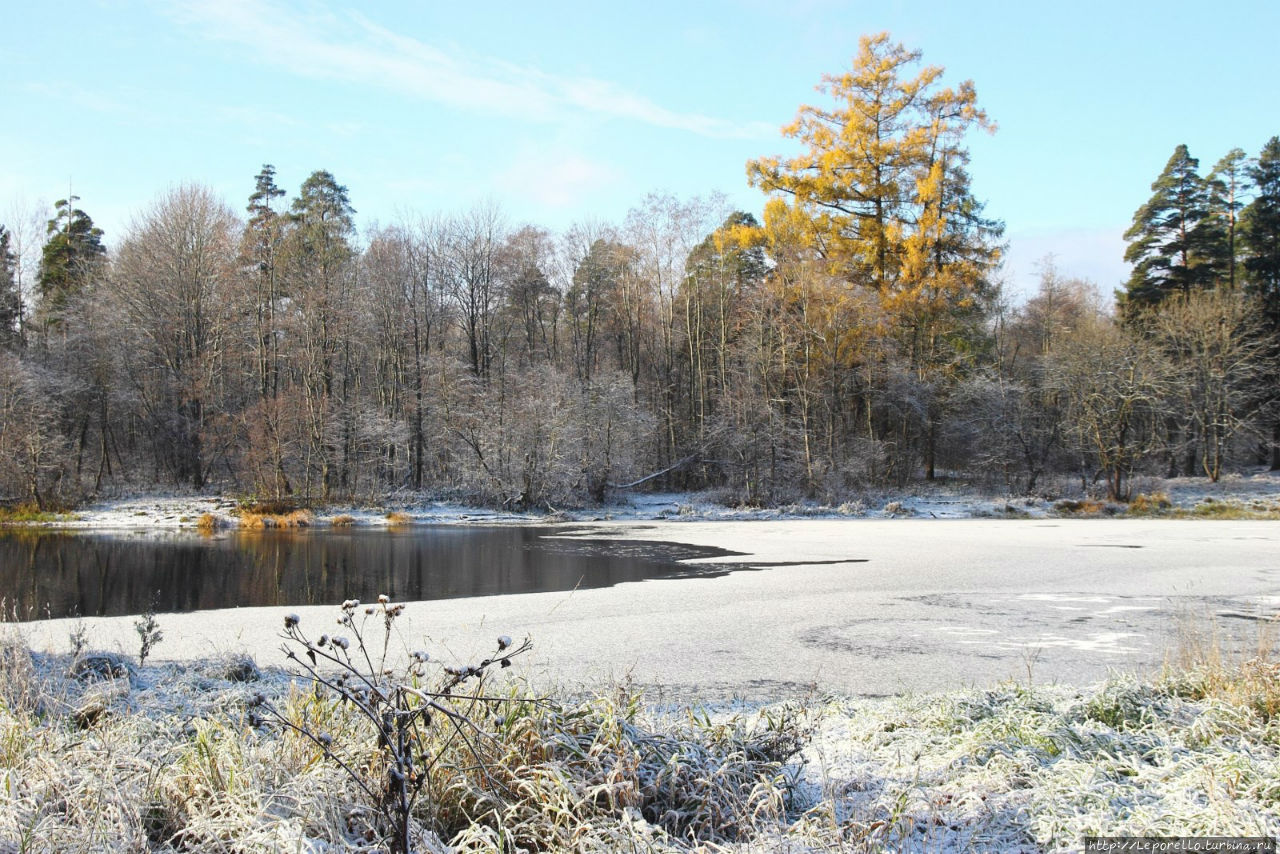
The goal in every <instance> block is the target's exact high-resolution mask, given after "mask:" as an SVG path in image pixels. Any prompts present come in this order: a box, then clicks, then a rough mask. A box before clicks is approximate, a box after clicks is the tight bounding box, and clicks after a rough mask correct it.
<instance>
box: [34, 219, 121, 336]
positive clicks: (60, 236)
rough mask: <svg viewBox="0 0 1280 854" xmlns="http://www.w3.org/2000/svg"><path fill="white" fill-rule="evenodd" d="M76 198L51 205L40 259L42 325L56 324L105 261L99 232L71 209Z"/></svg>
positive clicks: (91, 223)
mask: <svg viewBox="0 0 1280 854" xmlns="http://www.w3.org/2000/svg"><path fill="white" fill-rule="evenodd" d="M79 200H80V197H79V196H71V197H69V198H66V199H58V201H56V202H54V205H53V207H54V215H53V219H51V220H49V224H48V229H47V233H48V235H49V240H48V242H46V243H45V245H44V251H43V253H42V254H41V257H40V274H39V277H38V280H37V286H38V287H39V289H40V311H41V312H42V313H43V314H44V316H45V319H46V322H57V321H58V319H59V317H60V315H61V313H62V311H63V310H64V309H65V308H66V305H67V302H68V301H69V300H70V299H71V297H73V296H75V295H76V294H77V293H79V292H80V291H81V290H82V289H83V288H84V286H85V284H87V283H88V281H89V280H90V279H91V278H92V276H93V274H94V272H95V271H96V270H97V269H98V267H99V265H100V264H101V263H102V261H103V260H104V259H105V257H106V254H107V250H106V247H105V246H103V245H102V229H100V228H98V227H97V226H95V225H94V224H93V220H92V219H91V218H90V217H89V215H88V214H87V213H85V212H84V211H82V210H80V209H79V208H77V207H75V203H76V202H78V201H79Z"/></svg>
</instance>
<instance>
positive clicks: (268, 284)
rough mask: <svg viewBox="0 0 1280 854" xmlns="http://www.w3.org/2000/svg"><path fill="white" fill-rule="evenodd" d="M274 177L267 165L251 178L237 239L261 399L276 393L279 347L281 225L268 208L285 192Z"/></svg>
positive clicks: (281, 219) (278, 387)
mask: <svg viewBox="0 0 1280 854" xmlns="http://www.w3.org/2000/svg"><path fill="white" fill-rule="evenodd" d="M275 175H276V169H275V167H274V166H272V165H271V164H269V163H268V164H265V165H264V166H263V167H262V171H261V172H259V173H258V174H257V176H256V177H255V178H254V189H253V193H252V195H250V196H249V207H248V212H249V221H248V223H246V225H245V229H244V233H243V234H242V236H241V239H240V256H241V261H242V263H243V265H244V267H245V269H246V271H247V275H248V277H249V282H250V287H251V292H252V294H253V303H254V319H255V328H254V339H255V342H254V343H255V348H254V349H255V351H256V359H255V361H256V367H257V374H258V391H259V394H260V395H261V397H263V398H264V399H265V398H272V399H274V398H275V397H277V396H278V394H279V392H280V353H279V347H280V344H279V339H278V336H277V335H276V318H275V311H276V300H277V299H278V298H279V296H280V290H279V286H280V281H279V275H278V273H279V271H278V269H277V255H278V253H279V251H280V242H281V240H282V239H283V237H284V225H285V222H284V218H283V217H282V216H281V215H280V214H278V213H276V211H275V208H273V207H272V206H271V205H272V202H274V201H275V200H276V199H278V198H280V197H281V196H283V195H284V194H285V193H284V190H282V189H280V188H279V187H277V186H276V182H275Z"/></svg>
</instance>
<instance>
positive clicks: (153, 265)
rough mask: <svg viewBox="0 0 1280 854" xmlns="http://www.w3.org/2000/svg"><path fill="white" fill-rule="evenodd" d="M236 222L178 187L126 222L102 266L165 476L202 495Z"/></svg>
mask: <svg viewBox="0 0 1280 854" xmlns="http://www.w3.org/2000/svg"><path fill="white" fill-rule="evenodd" d="M238 237H239V222H238V220H237V219H236V217H235V215H234V214H233V213H232V212H231V210H230V209H229V208H228V207H227V206H226V205H225V204H224V203H223V202H222V201H221V200H219V199H218V198H217V197H216V196H214V195H213V193H212V191H210V190H209V189H207V188H205V187H200V186H195V185H184V186H180V187H177V188H175V189H173V190H171V191H169V192H168V193H166V194H165V195H164V196H162V197H161V198H160V199H159V200H158V201H157V202H156V203H155V204H154V205H153V206H152V207H151V208H150V209H148V210H147V211H146V212H144V213H143V214H142V215H141V216H140V217H139V218H138V219H136V220H135V221H134V223H133V225H132V227H131V229H130V232H129V235H128V236H127V237H126V238H125V241H124V243H123V244H122V246H121V247H120V252H119V254H118V257H117V258H116V260H115V263H114V265H113V267H112V273H111V276H110V286H109V289H110V292H111V294H113V295H114V297H115V298H116V299H118V300H119V301H120V305H121V307H122V309H123V311H124V316H125V318H126V319H127V322H128V324H129V325H128V329H127V332H128V335H129V339H130V341H131V342H132V344H133V347H131V348H129V349H128V351H127V358H128V365H129V366H130V369H129V375H130V377H131V378H132V380H133V382H134V385H135V388H136V389H137V391H138V394H139V396H140V399H141V401H142V402H143V405H144V407H145V409H146V411H147V415H148V417H149V420H150V423H151V424H152V426H153V429H154V431H155V433H154V440H155V441H156V443H157V445H158V448H157V450H158V453H159V454H160V455H161V456H162V458H163V459H164V460H165V462H166V463H167V464H168V465H169V466H171V468H172V473H173V476H174V477H175V478H176V479H177V480H180V481H188V482H190V483H191V485H192V486H196V487H199V486H202V485H203V484H204V482H205V479H206V477H207V474H208V470H207V467H208V465H209V454H210V452H211V451H216V449H208V448H206V447H205V439H206V433H205V431H206V428H207V426H208V418H209V415H210V410H211V406H210V404H211V402H212V404H213V407H217V406H218V405H219V404H220V403H221V401H220V400H219V397H220V395H219V388H220V385H221V382H222V378H223V377H224V375H225V371H224V370H223V363H222V356H223V353H222V346H223V344H224V333H225V331H226V326H227V311H228V306H227V296H228V291H229V290H230V283H231V280H232V278H233V276H234V270H235V259H236V243H237V240H238Z"/></svg>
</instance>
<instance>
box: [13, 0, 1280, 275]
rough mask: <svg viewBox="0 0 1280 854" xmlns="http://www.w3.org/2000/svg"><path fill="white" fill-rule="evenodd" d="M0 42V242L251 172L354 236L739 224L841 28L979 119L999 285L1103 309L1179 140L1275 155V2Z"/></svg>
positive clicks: (1021, 6) (646, 11) (503, 21)
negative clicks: (419, 217)
mask: <svg viewBox="0 0 1280 854" xmlns="http://www.w3.org/2000/svg"><path fill="white" fill-rule="evenodd" d="M6 5H8V6H9V8H8V9H6V10H5V14H4V16H3V19H4V27H3V29H2V30H0V97H2V98H3V103H4V104H5V106H6V110H5V121H4V123H3V125H0V222H4V221H5V218H6V216H8V217H16V216H17V213H16V212H17V211H21V210H31V209H32V208H33V207H34V206H36V205H38V204H40V203H44V204H50V203H52V201H53V200H55V199H58V198H62V197H65V196H66V195H67V192H68V188H70V190H71V191H72V192H74V193H75V194H76V195H77V196H79V197H80V203H79V204H80V206H81V207H83V208H84V209H85V210H86V211H87V212H88V213H89V214H90V216H92V217H93V218H94V220H95V222H96V223H97V224H98V225H100V226H101V227H102V228H103V229H104V230H105V232H106V239H107V242H108V244H109V245H111V244H116V243H118V242H119V240H120V239H122V237H123V236H124V235H125V234H126V233H127V231H128V229H129V227H130V223H131V221H132V219H133V217H135V216H137V215H138V214H140V213H141V212H142V211H143V210H145V209H146V208H147V206H148V205H150V204H151V203H153V202H154V201H155V199H156V198H157V197H158V196H160V195H161V194H162V193H164V192H165V191H166V190H167V189H169V188H171V187H173V186H174V185H176V184H180V183H184V182H196V183H201V184H205V185H208V186H210V187H212V188H213V189H214V190H215V191H216V192H218V193H220V194H221V195H222V196H223V197H224V198H225V199H226V200H227V202H228V203H229V204H230V205H231V206H232V207H234V208H235V209H237V210H243V208H244V206H245V203H246V200H247V197H248V195H249V193H250V192H251V191H252V189H253V176H254V175H255V174H257V172H258V171H259V169H260V168H261V167H262V165H263V164H264V163H271V164H274V165H275V167H276V169H277V181H278V183H279V184H280V185H281V186H282V187H284V188H285V189H287V190H288V191H289V192H290V193H291V194H292V193H294V192H296V190H297V188H298V187H299V185H300V184H301V183H302V181H303V180H304V179H305V178H306V176H307V175H308V174H310V173H311V172H312V171H314V170H316V169H327V170H329V171H330V172H332V173H333V174H334V176H335V177H336V178H337V180H338V181H339V182H340V183H342V184H344V185H345V186H346V187H347V188H348V190H349V192H350V198H351V201H352V204H353V205H354V207H355V208H356V210H357V221H358V222H359V223H361V224H362V226H364V227H366V228H367V227H370V226H372V225H373V224H375V223H378V222H382V223H387V222H391V221H394V220H396V219H398V218H399V217H402V216H414V215H416V214H431V213H437V212H441V213H453V212H460V211H463V210H465V209H467V208H469V207H471V206H473V205H476V204H479V203H484V202H497V203H498V204H500V205H501V207H502V209H503V211H504V212H505V214H506V216H507V218H508V219H509V220H510V221H511V222H512V223H513V224H522V223H525V222H532V223H536V224H539V225H542V226H545V227H548V228H552V229H556V230H558V229H562V228H565V227H567V226H569V225H570V224H572V223H574V222H576V221H581V220H588V219H590V220H597V221H604V222H618V221H621V220H622V218H623V217H624V216H625V214H626V211H627V210H628V209H629V208H631V207H633V206H636V205H637V204H638V203H639V202H640V201H641V199H642V198H643V197H644V196H645V194H647V193H650V192H665V193H672V194H675V195H677V196H679V197H681V198H689V197H692V196H705V195H708V194H711V193H722V194H724V195H725V196H726V197H727V199H728V202H729V203H730V204H731V205H733V206H734V207H736V208H739V209H743V210H747V211H751V212H753V213H756V214H757V215H758V214H759V212H760V211H761V209H762V208H763V204H764V197H763V195H762V194H761V193H760V192H759V191H758V190H755V189H752V188H750V187H748V186H747V182H746V176H745V163H746V161H747V160H749V159H752V158H755V157H760V156H764V155H770V154H788V153H793V152H794V150H795V149H794V143H793V142H790V141H788V140H785V139H783V138H782V136H781V135H780V133H779V129H780V127H781V126H782V125H784V124H786V123H787V122H789V121H790V120H791V119H792V118H793V117H794V116H795V113H796V110H797V108H798V107H799V106H800V105H801V104H803V103H809V104H823V103H827V102H826V101H824V100H823V99H824V96H823V95H821V94H819V93H818V92H816V91H815V89H814V87H815V86H816V85H817V84H818V83H819V82H820V80H821V77H822V75H823V74H824V73H838V72H841V71H843V70H846V69H847V68H849V67H850V65H851V61H852V58H853V56H854V55H855V53H856V52H857V48H858V38H859V36H860V35H863V34H870V33H876V32H880V31H889V32H890V33H891V34H892V36H893V38H894V39H895V40H897V41H900V42H902V43H904V44H905V45H906V46H907V47H908V48H911V49H917V50H920V51H922V53H923V59H924V62H925V63H926V64H929V65H938V66H942V67H944V68H945V69H946V74H945V76H944V78H943V81H944V83H950V84H955V83H958V82H960V81H962V80H965V79H970V80H973V81H974V84H975V86H976V88H977V93H978V100H979V104H980V105H981V106H983V107H984V108H985V109H986V111H987V112H988V114H989V115H990V117H991V118H992V119H993V120H994V121H995V122H996V123H997V125H998V130H997V131H996V133H995V134H993V135H986V134H983V133H981V132H975V134H974V135H973V136H971V137H970V139H969V141H968V144H969V147H970V150H971V153H972V163H971V173H972V179H973V181H972V183H973V190H974V193H975V195H976V196H977V197H978V198H980V199H982V200H984V201H985V202H986V205H987V208H986V210H987V213H988V215H990V216H993V217H995V218H997V219H1000V220H1002V221H1004V223H1005V224H1006V228H1007V231H1006V238H1007V240H1008V243H1009V246H1008V251H1007V256H1006V262H1005V268H1004V272H1003V275H1004V277H1005V280H1006V282H1007V285H1008V288H1009V290H1010V291H1011V292H1012V293H1014V294H1018V293H1026V292H1028V291H1030V290H1032V289H1033V288H1034V283H1035V281H1036V274H1037V266H1038V263H1039V262H1040V260H1041V259H1042V258H1044V257H1045V256H1046V255H1050V254H1052V255H1053V256H1054V259H1055V263H1056V265H1057V267H1058V269H1059V270H1060V271H1061V272H1063V273H1065V274H1068V275H1076V276H1083V277H1087V278H1090V279H1092V280H1094V281H1095V282H1096V283H1097V284H1098V285H1099V286H1100V287H1101V288H1102V290H1103V291H1104V292H1106V293H1109V292H1110V291H1111V289H1113V288H1114V287H1116V286H1118V285H1119V284H1120V283H1121V282H1122V281H1123V280H1124V279H1125V278H1126V276H1127V273H1128V268H1127V266H1126V265H1125V264H1124V263H1123V260H1122V255H1123V251H1124V241H1123V239H1122V234H1123V232H1124V230H1125V228H1126V227H1127V226H1128V224H1129V222H1130V221H1131V218H1132V216H1133V212H1134V210H1135V209H1136V208H1137V207H1138V206H1139V205H1141V204H1142V203H1143V202H1144V201H1145V200H1146V199H1147V198H1148V197H1149V196H1150V184H1151V182H1152V181H1153V180H1154V179H1155V178H1156V176H1157V175H1158V174H1159V172H1160V170H1161V169H1162V168H1163V167H1164V164H1165V163H1166V161H1167V160H1168V158H1169V155H1170V154H1171V153H1172V152H1173V149H1174V147H1175V146H1177V145H1178V144H1180V143H1185V144H1187V145H1188V146H1189V147H1190V150H1191V153H1192V155H1193V156H1195V157H1198V158H1200V160H1201V166H1202V169H1203V170H1204V171H1207V170H1208V168H1209V167H1211V166H1212V164H1213V163H1214V162H1216V161H1217V159H1218V158H1219V157H1221V156H1222V155H1223V154H1225V153H1226V152H1227V151H1229V150H1230V149H1231V148H1234V147H1240V148H1242V149H1244V150H1245V151H1246V153H1248V154H1250V155H1255V154H1256V153H1257V152H1258V151H1259V150H1260V149H1261V147H1262V145H1263V144H1264V143H1265V142H1266V140H1267V139H1269V138H1270V137H1271V136H1274V135H1277V134H1280V86H1277V85H1276V83H1277V81H1280V51H1277V50H1276V49H1275V38H1276V33H1277V32H1280V3H1276V2H1263V0H1259V2H1243V0H1222V2H1217V3H1212V4H1209V3H1202V2H1161V3H1154V2H1126V0H1111V2H1093V0H1079V2H1073V3H1053V4H1050V3H1043V2H1035V0H1027V2H1021V3H1017V2H1012V0H1003V1H1002V2H986V0H968V2H950V0H928V2H911V3H908V2H899V0H882V2H876V3H869V2H859V0H846V2H837V0H738V2H728V0H723V1H722V2H717V0H709V1H708V2H700V0H692V2H691V0H682V2H671V1H670V0H647V2H644V3H602V2H593V3H586V2H577V3H571V2H557V0H543V2H536V3H532V2H523V3H514V2H505V0H491V1H490V2H487V3H441V2H433V0H403V2H364V3H355V2H340V0H212V2H198V0H111V2H107V0H98V2H94V0H81V2H71V3H65V4H62V3H17V2H11V3H8V4H6Z"/></svg>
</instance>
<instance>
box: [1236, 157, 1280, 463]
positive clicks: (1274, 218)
mask: <svg viewBox="0 0 1280 854" xmlns="http://www.w3.org/2000/svg"><path fill="white" fill-rule="evenodd" d="M1249 177H1250V178H1251V179H1252V180H1253V185H1254V189H1255V194H1254V198H1253V201H1252V202H1250V203H1249V206H1248V207H1247V208H1245V209H1244V213H1243V214H1241V217H1240V225H1241V232H1242V234H1241V236H1242V237H1243V238H1244V243H1245V247H1246V252H1245V260H1244V268H1245V274H1246V280H1247V284H1248V289H1249V291H1250V292H1251V293H1253V294H1255V295H1256V296H1257V297H1258V299H1259V301H1260V302H1261V303H1262V310H1263V312H1264V313H1265V315H1266V328H1267V330H1268V331H1269V332H1270V333H1271V336H1272V346H1273V348H1280V345H1277V343H1276V342H1277V340H1278V339H1280V137H1275V136H1273V137H1271V139H1269V140H1267V144H1266V145H1264V146H1263V147H1262V153H1261V154H1259V155H1258V160H1257V162H1255V163H1254V164H1253V166H1252V167H1250V169H1249ZM1272 388H1273V401H1274V384H1273V385H1272ZM1271 468H1272V470H1273V471H1275V470H1280V416H1276V415H1273V416H1272V422H1271Z"/></svg>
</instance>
